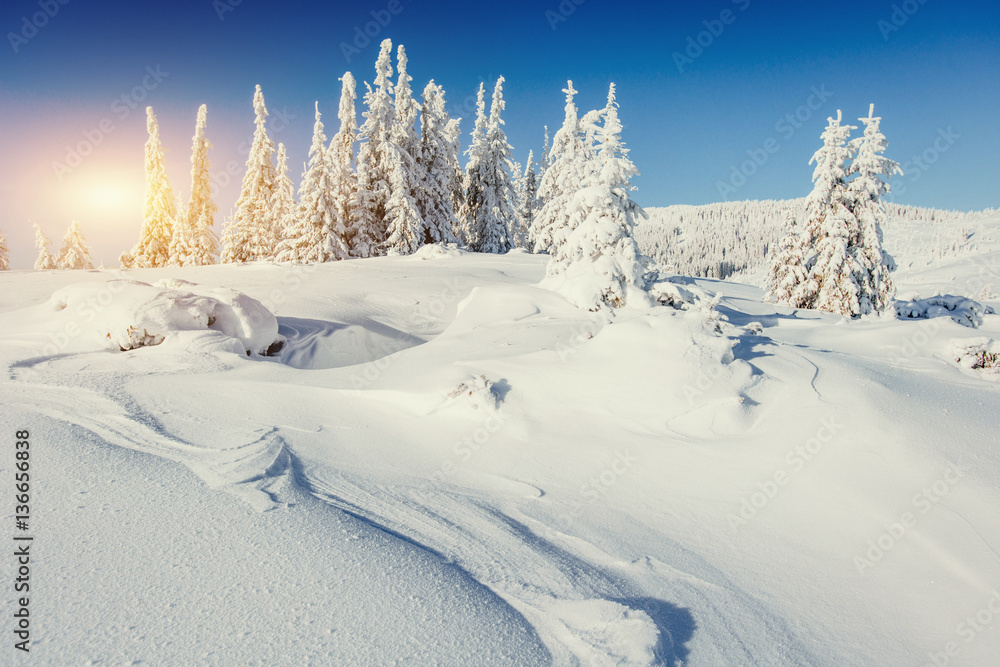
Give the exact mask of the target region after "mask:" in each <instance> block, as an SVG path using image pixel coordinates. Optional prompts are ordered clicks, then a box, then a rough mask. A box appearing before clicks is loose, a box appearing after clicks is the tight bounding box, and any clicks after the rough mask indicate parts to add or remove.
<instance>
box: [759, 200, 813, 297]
mask: <svg viewBox="0 0 1000 667" xmlns="http://www.w3.org/2000/svg"><path fill="white" fill-rule="evenodd" d="M785 229H786V233H785V235H784V236H783V237H782V238H781V241H779V243H778V250H777V253H775V255H774V259H773V261H772V262H771V270H770V272H769V273H768V276H767V279H766V285H765V287H766V289H767V296H766V297H765V298H766V299H767V300H768V301H772V302H774V303H784V304H788V305H794V306H796V307H802V306H801V305H798V304H799V301H800V300H801V299H802V297H803V296H804V294H805V293H804V290H805V285H806V284H807V283H808V281H809V268H808V266H807V262H808V261H809V259H810V257H811V255H812V252H811V248H810V247H809V234H808V232H807V231H806V230H805V228H804V227H803V226H802V225H801V224H799V222H798V220H796V218H795V215H794V214H793V213H789V214H788V215H787V216H786V219H785Z"/></svg>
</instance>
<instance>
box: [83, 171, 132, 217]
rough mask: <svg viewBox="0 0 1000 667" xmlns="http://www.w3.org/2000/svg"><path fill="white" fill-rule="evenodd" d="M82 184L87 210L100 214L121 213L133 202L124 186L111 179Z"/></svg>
mask: <svg viewBox="0 0 1000 667" xmlns="http://www.w3.org/2000/svg"><path fill="white" fill-rule="evenodd" d="M94 180H95V182H93V183H87V184H84V185H83V186H81V187H82V189H83V192H82V194H83V200H84V201H85V202H86V205H87V207H88V208H90V209H92V210H94V211H98V212H101V213H121V212H123V211H124V210H125V209H126V207H128V206H130V204H131V203H132V202H133V200H134V195H133V193H132V192H130V191H129V190H128V189H127V188H126V187H125V186H124V185H121V184H119V183H116V182H114V181H113V180H112V179H110V178H109V179H100V178H97V179H94Z"/></svg>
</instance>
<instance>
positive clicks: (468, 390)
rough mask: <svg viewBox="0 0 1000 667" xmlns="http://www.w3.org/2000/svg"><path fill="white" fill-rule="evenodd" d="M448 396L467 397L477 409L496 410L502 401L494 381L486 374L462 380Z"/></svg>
mask: <svg viewBox="0 0 1000 667" xmlns="http://www.w3.org/2000/svg"><path fill="white" fill-rule="evenodd" d="M448 397H449V398H462V397H465V398H466V399H467V400H468V401H469V402H470V403H472V407H474V408H476V409H477V410H479V409H483V410H490V411H495V410H496V409H497V408H499V407H500V403H501V402H502V401H501V399H500V396H499V395H498V394H497V393H496V390H495V389H494V386H493V381H492V380H490V379H489V378H487V377H486V376H485V375H476V376H474V377H472V378H470V379H468V380H466V381H465V382H462V383H461V384H459V385H458V386H457V387H455V388H454V389H453V390H452V391H451V392H449V393H448Z"/></svg>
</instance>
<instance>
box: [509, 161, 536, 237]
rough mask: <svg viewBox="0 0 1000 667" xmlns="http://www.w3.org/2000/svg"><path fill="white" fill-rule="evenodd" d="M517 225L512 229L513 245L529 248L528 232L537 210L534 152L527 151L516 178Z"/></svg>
mask: <svg viewBox="0 0 1000 667" xmlns="http://www.w3.org/2000/svg"><path fill="white" fill-rule="evenodd" d="M517 190H518V216H517V217H518V225H517V229H516V230H512V231H513V235H514V246H515V247H517V248H529V247H530V246H529V243H530V241H529V234H530V230H531V226H532V223H533V222H534V220H535V213H536V212H537V210H538V174H537V173H535V154H534V152H533V151H528V163H527V164H526V165H525V166H524V172H523V173H522V174H521V176H520V178H519V179H518V185H517Z"/></svg>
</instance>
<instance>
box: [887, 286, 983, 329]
mask: <svg viewBox="0 0 1000 667" xmlns="http://www.w3.org/2000/svg"><path fill="white" fill-rule="evenodd" d="M993 313H994V310H993V308H992V307H990V306H984V305H983V304H981V303H979V302H978V301H973V300H972V299H969V298H967V297H964V296H954V295H951V294H938V295H937V296H932V297H929V298H927V299H915V300H913V301H897V302H896V315H897V316H898V317H901V318H909V319H925V320H926V319H930V318H932V317H950V318H951V319H953V320H954V321H956V322H958V323H959V324H961V325H962V326H964V327H970V328H972V329H976V328H978V327H979V326H980V325H981V324H982V323H983V315H992V314H993Z"/></svg>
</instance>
